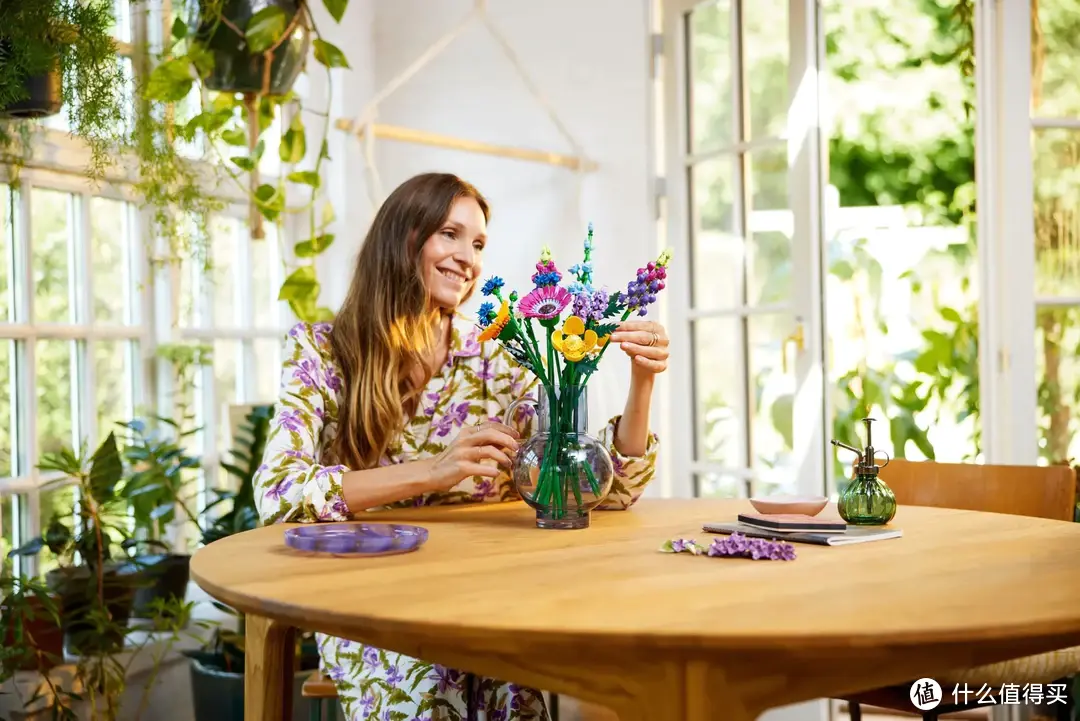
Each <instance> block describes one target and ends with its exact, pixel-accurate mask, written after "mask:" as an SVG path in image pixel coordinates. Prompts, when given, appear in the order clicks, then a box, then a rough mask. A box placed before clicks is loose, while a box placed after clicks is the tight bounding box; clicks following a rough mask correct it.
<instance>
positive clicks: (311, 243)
mask: <svg viewBox="0 0 1080 721" xmlns="http://www.w3.org/2000/svg"><path fill="white" fill-rule="evenodd" d="M333 242H334V236H333V235H320V236H317V237H315V238H312V239H310V240H302V241H300V242H299V243H297V244H296V247H295V248H294V249H293V252H294V253H296V257H298V258H312V257H314V256H316V255H318V254H319V253H321V252H323V251H324V250H326V249H327V248H329V247H330V244H331V243H333Z"/></svg>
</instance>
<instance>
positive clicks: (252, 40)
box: [244, 5, 289, 53]
mask: <svg viewBox="0 0 1080 721" xmlns="http://www.w3.org/2000/svg"><path fill="white" fill-rule="evenodd" d="M288 26H289V15H288V14H287V13H286V12H285V11H284V10H283V9H282V8H280V7H278V6H277V5H269V6H267V7H264V8H263V9H262V10H260V11H259V12H257V13H255V14H254V15H253V16H252V17H251V20H250V21H249V22H248V26H247V30H246V31H245V33H244V37H245V38H246V39H247V44H248V49H249V50H251V52H253V53H261V52H265V51H266V50H269V49H270V48H272V47H273V46H274V44H275V43H277V41H278V40H280V39H281V36H282V35H284V34H285V28H287V27H288Z"/></svg>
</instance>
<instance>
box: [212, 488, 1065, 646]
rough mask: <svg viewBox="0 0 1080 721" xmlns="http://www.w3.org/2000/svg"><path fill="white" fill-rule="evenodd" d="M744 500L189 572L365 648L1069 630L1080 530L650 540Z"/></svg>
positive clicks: (1040, 525) (1004, 520)
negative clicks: (691, 549) (370, 552)
mask: <svg viewBox="0 0 1080 721" xmlns="http://www.w3.org/2000/svg"><path fill="white" fill-rule="evenodd" d="M749 508H750V507H749V504H747V503H746V502H745V501H730V500H702V499H697V500H652V499H645V500H642V501H641V502H639V503H638V504H637V505H636V506H635V507H633V508H632V509H631V510H629V511H610V512H595V513H594V514H593V520H592V526H591V528H589V529H586V530H580V531H553V530H540V529H537V528H535V527H534V520H533V519H534V512H533V511H532V509H530V508H528V507H527V506H525V505H524V504H522V503H503V504H490V505H488V504H485V505H482V506H481V505H476V506H458V507H439V508H424V509H415V510H406V511H393V512H386V513H379V514H373V515H372V516H371V517H370V519H365V520H371V521H390V520H394V521H403V522H412V523H418V524H421V525H424V526H425V527H427V528H428V529H429V530H430V538H429V540H428V542H427V543H426V544H425V545H424V546H423V547H421V549H420V550H419V551H417V552H414V553H408V554H404V555H398V556H388V557H382V558H370V559H349V558H320V557H314V556H305V555H300V554H297V553H295V552H293V551H292V550H291V549H289V548H287V547H286V546H285V544H284V539H283V533H284V530H285V528H287V527H288V525H286V524H281V525H275V526H269V527H264V528H259V529H256V530H254V531H249V532H246V533H242V534H239V535H236V536H232V537H230V538H225V539H222V540H220V541H217V542H215V543H213V544H210V545H209V546H207V547H205V548H203V549H201V550H199V551H198V552H197V553H196V554H195V556H194V558H193V559H192V562H191V572H192V576H193V578H194V579H195V581H196V582H197V583H198V584H199V585H200V586H201V587H202V588H203V589H204V590H206V591H207V592H208V593H210V594H211V595H212V596H214V597H216V598H217V599H219V600H221V601H223V602H224V603H227V604H230V605H232V606H234V607H236V608H238V609H240V610H242V611H245V612H249V613H253V614H257V615H260V616H264V617H269V618H272V619H276V620H278V621H283V622H288V623H292V624H295V625H296V626H299V627H301V628H310V629H314V630H319V631H324V632H327V633H335V634H337V635H342V636H351V637H353V638H356V639H358V640H366V641H368V642H371V643H374V642H375V641H376V640H377V639H388V638H393V637H394V636H395V635H397V634H404V635H405V636H409V637H412V638H417V637H420V638H424V637H426V638H430V639H439V640H440V642H441V643H446V642H448V641H455V642H461V643H465V642H469V643H479V644H481V645H482V646H483V647H485V648H499V646H500V643H501V642H502V641H507V642H510V643H513V644H515V645H518V646H521V645H523V644H525V645H532V646H533V647H534V648H541V647H544V646H547V645H548V644H549V643H559V644H562V645H563V646H564V647H565V645H566V644H568V643H574V644H589V645H590V646H592V647H593V648H596V646H593V644H597V645H603V646H604V647H605V648H608V649H610V650H612V651H616V650H617V649H619V648H624V647H634V648H635V650H638V651H644V650H648V649H650V648H651V649H654V650H657V651H659V650H661V649H667V650H669V651H678V652H680V653H684V652H685V653H701V652H715V651H718V650H734V649H742V650H747V651H749V650H752V649H753V650H757V651H768V652H769V653H770V654H771V653H776V652H781V654H783V653H792V652H794V651H795V650H798V649H801V650H802V651H803V652H805V651H810V650H812V649H816V650H817V651H821V652H826V651H827V650H828V651H831V652H834V653H835V652H840V651H843V649H853V648H859V647H861V648H864V649H865V648H867V647H870V646H876V645H879V644H884V645H890V646H893V647H895V646H897V645H900V646H905V645H909V644H911V645H918V644H931V645H935V644H943V643H944V644H956V643H964V642H970V641H979V640H982V641H986V642H992V641H997V642H998V643H999V644H1000V642H1001V641H1003V640H1006V639H1012V638H1015V639H1017V640H1022V639H1032V638H1034V637H1043V638H1045V637H1047V636H1058V637H1060V638H1062V639H1064V638H1067V637H1068V638H1077V637H1080V604H1077V603H1076V590H1077V589H1080V524H1072V523H1065V522H1060V521H1047V520H1041V519H1035V518H1028V517H1021V516H1010V515H998V514H987V513H977V512H971V511H956V510H946V509H937V508H917V507H901V508H900V509H899V510H898V511H897V514H896V518H895V519H894V521H893V523H892V524H891V525H892V526H894V527H897V528H900V529H902V530H903V532H904V537H903V538H901V539H893V540H886V541H877V542H873V543H865V544H855V545H850V546H844V547H821V546H812V545H805V544H796V551H797V553H798V558H797V560H795V561H791V562H780V561H751V560H744V559H728V558H709V557H700V556H691V555H689V554H674V555H673V554H665V553H660V552H659V550H658V549H659V547H660V545H661V544H662V543H663V542H664V541H665V540H668V539H671V538H675V537H688V538H696V539H697V540H699V541H700V542H703V543H706V544H707V543H709V542H710V541H711V540H712V538H714V537H715V536H713V535H711V534H708V533H705V532H702V531H701V530H700V529H701V525H702V523H704V522H709V521H727V520H734V519H735V515H736V514H737V513H738V512H742V511H746V510H749ZM828 512H829V511H826V513H828ZM528 639H532V640H533V641H535V644H528V643H527V640H528ZM826 655H831V654H826Z"/></svg>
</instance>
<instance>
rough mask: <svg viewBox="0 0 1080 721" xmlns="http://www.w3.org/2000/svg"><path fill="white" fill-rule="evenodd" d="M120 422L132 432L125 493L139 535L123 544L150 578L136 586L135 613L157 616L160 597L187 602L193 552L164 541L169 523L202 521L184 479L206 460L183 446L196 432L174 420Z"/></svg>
mask: <svg viewBox="0 0 1080 721" xmlns="http://www.w3.org/2000/svg"><path fill="white" fill-rule="evenodd" d="M121 425H122V426H123V427H124V428H125V429H126V430H127V435H126V437H125V439H124V447H123V451H122V453H121V455H122V457H123V459H124V462H125V466H126V473H125V479H124V483H123V485H122V487H121V491H120V494H121V495H122V496H123V498H124V499H125V501H126V502H127V504H128V508H129V509H130V511H131V517H132V520H133V521H134V523H133V525H134V531H133V535H134V537H133V538H130V539H128V540H126V541H125V542H124V544H123V546H124V547H125V549H127V550H129V551H134V554H133V556H132V559H131V560H132V562H133V563H134V564H135V565H136V566H138V567H139V568H140V570H141V571H142V576H143V579H144V581H145V583H144V584H140V585H139V587H138V588H136V590H135V598H134V601H133V607H132V614H133V615H134V616H135V617H136V618H152V617H154V616H155V615H156V614H157V613H159V612H160V604H158V603H156V601H162V602H169V601H181V602H182V601H183V600H184V599H185V598H186V596H187V586H188V581H189V579H190V573H189V565H190V562H191V555H190V554H187V553H182V552H178V551H177V550H175V549H173V548H172V547H171V545H170V544H169V543H167V542H166V540H165V539H166V531H167V529H168V527H169V526H170V525H171V524H172V523H174V522H175V521H176V520H177V519H178V518H180V519H183V520H191V521H197V519H196V517H195V514H194V513H193V511H192V510H191V503H190V500H189V499H186V498H185V497H184V482H185V480H186V479H187V478H189V477H190V475H191V472H192V471H193V470H196V469H198V467H199V465H200V463H201V462H200V460H199V459H198V458H197V457H194V456H191V455H188V454H187V452H185V450H184V448H183V446H182V445H181V441H182V439H183V438H185V437H187V436H189V435H191V434H192V433H194V432H195V431H187V432H184V431H181V430H180V428H179V426H178V424H177V423H176V422H175V421H172V420H170V419H168V418H161V417H154V418H152V419H151V420H150V422H148V421H147V420H145V419H141V418H137V419H134V420H131V421H128V422H126V423H123V424H121ZM161 426H165V427H166V428H165V429H162V427H161Z"/></svg>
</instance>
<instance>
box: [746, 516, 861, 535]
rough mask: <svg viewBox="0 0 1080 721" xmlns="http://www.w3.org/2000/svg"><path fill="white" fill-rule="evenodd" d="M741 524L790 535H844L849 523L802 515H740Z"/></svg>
mask: <svg viewBox="0 0 1080 721" xmlns="http://www.w3.org/2000/svg"><path fill="white" fill-rule="evenodd" d="M739 523H744V524H746V525H748V526H754V527H755V528H764V529H767V530H770V531H785V532H789V533H790V532H793V531H801V532H803V533H843V532H844V531H846V530H847V523H845V522H844V520H843V519H841V518H818V517H814V516H807V515H804V514H801V513H740V514H739Z"/></svg>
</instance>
